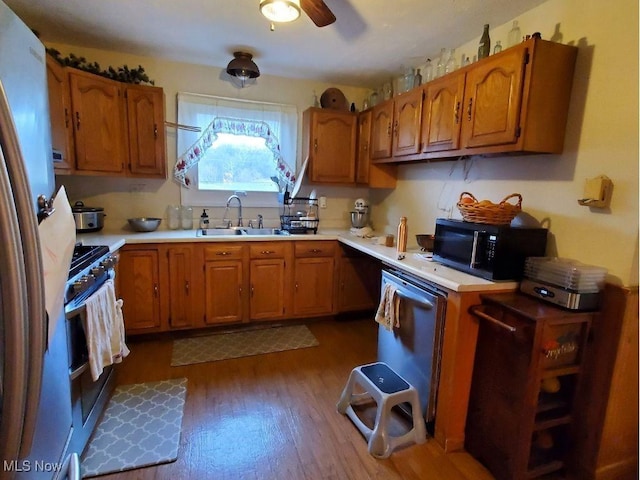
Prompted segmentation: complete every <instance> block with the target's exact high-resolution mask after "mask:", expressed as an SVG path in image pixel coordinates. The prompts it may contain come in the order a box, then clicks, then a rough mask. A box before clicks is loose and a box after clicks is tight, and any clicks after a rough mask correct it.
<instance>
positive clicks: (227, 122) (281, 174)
mask: <svg viewBox="0 0 640 480" xmlns="http://www.w3.org/2000/svg"><path fill="white" fill-rule="evenodd" d="M178 123H180V124H183V125H190V126H196V127H199V128H200V129H201V132H199V133H196V132H190V131H185V130H178V139H177V140H178V155H179V157H178V161H177V163H176V169H175V171H174V173H175V174H176V179H177V180H178V181H179V182H183V188H182V202H183V203H185V204H189V205H202V206H207V205H208V206H210V205H217V204H220V203H222V202H223V201H224V200H226V199H227V198H228V196H229V195H231V194H233V192H235V191H246V192H247V193H248V196H247V197H246V199H243V204H245V203H246V204H247V205H250V206H275V205H277V195H276V193H277V192H278V191H279V190H280V189H284V186H285V184H288V185H290V184H292V182H293V181H294V180H295V170H294V169H295V152H296V139H297V129H298V115H297V109H296V107H295V106H289V105H281V104H272V103H264V102H253V101H245V100H234V99H227V98H221V97H212V96H207V95H196V94H187V93H179V94H178ZM184 184H187V186H185V185H184ZM289 189H291V187H289Z"/></svg>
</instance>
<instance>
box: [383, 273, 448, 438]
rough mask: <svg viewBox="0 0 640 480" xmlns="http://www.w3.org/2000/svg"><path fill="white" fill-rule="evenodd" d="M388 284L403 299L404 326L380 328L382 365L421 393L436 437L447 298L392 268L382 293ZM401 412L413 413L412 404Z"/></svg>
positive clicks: (384, 277) (426, 417) (401, 320)
mask: <svg viewBox="0 0 640 480" xmlns="http://www.w3.org/2000/svg"><path fill="white" fill-rule="evenodd" d="M386 284H391V285H393V286H394V287H395V288H396V294H397V295H398V297H399V299H400V309H399V312H400V313H399V317H400V318H399V320H400V322H399V323H400V326H399V327H396V328H394V329H393V331H388V330H386V329H385V328H384V327H383V326H382V325H380V327H379V329H378V361H380V362H385V363H386V364H387V365H389V366H390V367H391V368H392V369H393V370H394V371H395V372H396V373H398V374H399V375H400V376H402V377H403V378H405V379H406V380H407V381H408V382H409V383H410V384H411V385H413V386H414V387H415V388H416V390H418V395H419V397H420V405H421V407H422V412H423V414H424V417H425V421H426V424H427V429H428V430H429V431H430V433H432V434H433V426H434V422H435V410H436V395H437V391H438V381H439V377H440V356H441V350H442V336H443V330H444V318H445V310H446V299H447V296H446V293H445V292H444V291H442V290H439V289H438V288H437V287H436V286H435V285H433V284H430V283H428V282H427V281H424V280H420V279H417V278H415V277H413V276H411V275H408V274H406V273H404V272H400V271H398V270H395V269H390V268H388V269H385V270H383V272H382V291H384V288H385V285H386ZM401 409H402V410H404V411H405V413H406V414H410V413H411V412H410V406H409V405H408V404H406V405H402V406H401Z"/></svg>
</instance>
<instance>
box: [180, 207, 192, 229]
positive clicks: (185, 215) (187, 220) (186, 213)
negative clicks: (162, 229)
mask: <svg viewBox="0 0 640 480" xmlns="http://www.w3.org/2000/svg"><path fill="white" fill-rule="evenodd" d="M181 213H182V215H181V223H182V229H183V230H193V208H192V207H188V206H186V205H183V206H182V212H181Z"/></svg>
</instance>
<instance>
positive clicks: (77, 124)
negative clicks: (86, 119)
mask: <svg viewBox="0 0 640 480" xmlns="http://www.w3.org/2000/svg"><path fill="white" fill-rule="evenodd" d="M76 130H80V112H76Z"/></svg>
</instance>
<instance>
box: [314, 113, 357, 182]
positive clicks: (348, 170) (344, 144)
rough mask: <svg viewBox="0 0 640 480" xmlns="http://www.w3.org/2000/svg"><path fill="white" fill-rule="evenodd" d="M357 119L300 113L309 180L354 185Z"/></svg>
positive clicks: (336, 114) (344, 115) (336, 115)
mask: <svg viewBox="0 0 640 480" xmlns="http://www.w3.org/2000/svg"><path fill="white" fill-rule="evenodd" d="M356 136H357V116H356V115H355V114H354V113H351V112H343V111H338V110H330V109H321V108H309V109H307V110H305V112H304V114H303V146H304V149H305V151H306V154H307V155H308V157H309V167H308V168H309V179H310V181H311V182H315V183H334V184H345V183H355V178H356Z"/></svg>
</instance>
